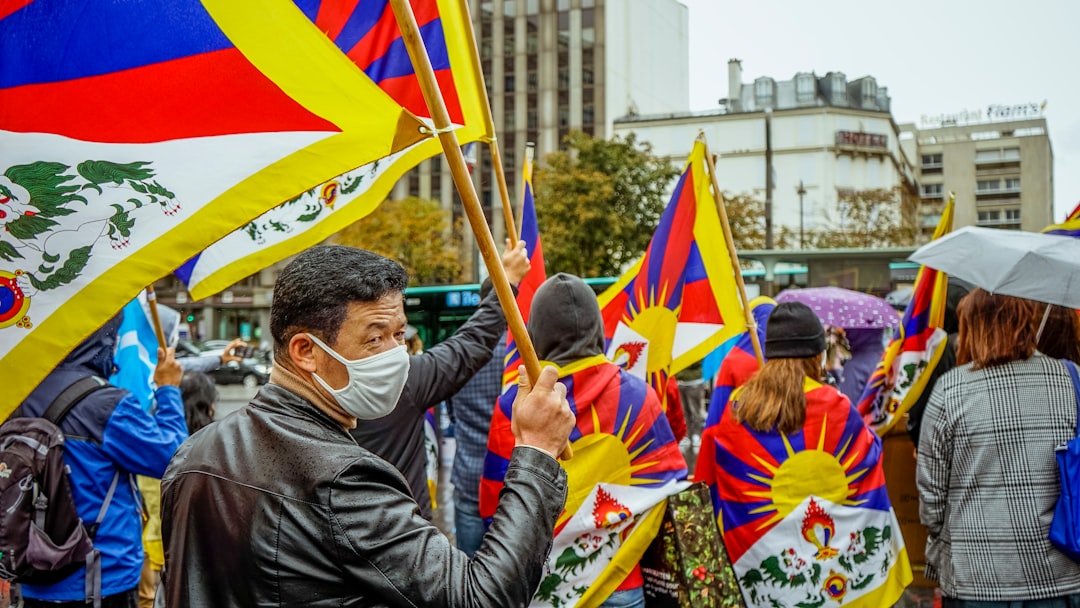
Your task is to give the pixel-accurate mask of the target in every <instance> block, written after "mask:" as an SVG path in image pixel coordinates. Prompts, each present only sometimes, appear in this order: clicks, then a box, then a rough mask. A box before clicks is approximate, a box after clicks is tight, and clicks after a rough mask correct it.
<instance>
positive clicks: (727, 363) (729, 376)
mask: <svg viewBox="0 0 1080 608" xmlns="http://www.w3.org/2000/svg"><path fill="white" fill-rule="evenodd" d="M775 308H776V301H775V300H773V299H772V298H770V297H768V296H760V297H757V298H754V299H753V300H751V301H750V310H751V312H752V313H753V315H754V323H755V324H756V325H757V333H758V342H759V344H761V347H762V348H763V349H764V348H765V327H766V326H767V325H768V324H769V315H771V314H772V311H773V310H774V309H775ZM759 367H760V366H759V365H758V361H757V356H756V355H755V354H754V343H753V339H752V338H751V337H750V330H747V331H744V332H743V333H742V334H741V335H739V337H738V341H737V342H736V343H735V347H734V348H732V349H731V351H729V352H728V354H727V356H726V357H724V360H723V362H722V363H720V371H719V372H717V374H716V382H715V383H714V384H713V393H712V398H711V399H710V400H709V412H708V414H707V415H706V417H705V428H709V427H710V426H713V425H715V424H716V423H717V422H720V416H721V414H723V413H724V409H726V408H727V404H728V400H729V399H730V398H731V393H732V391H734V390H735V389H737V388H739V387H740V386H742V385H743V384H745V383H746V381H747V380H749V379H750V378H751V377H752V376H753V375H754V374H756V373H757V371H758V369H759ZM699 462H700V461H699Z"/></svg>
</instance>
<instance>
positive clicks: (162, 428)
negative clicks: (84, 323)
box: [15, 315, 187, 601]
mask: <svg viewBox="0 0 1080 608" xmlns="http://www.w3.org/2000/svg"><path fill="white" fill-rule="evenodd" d="M120 321H121V317H120V316H119V315H117V316H116V317H114V318H113V319H111V320H110V321H109V322H108V323H106V324H105V325H104V326H103V327H102V328H101V329H99V330H97V331H96V332H94V333H93V334H91V335H90V337H89V338H87V339H86V340H84V341H83V342H82V344H80V345H79V346H77V347H75V350H73V351H72V352H71V354H69V355H68V356H67V358H65V359H64V361H63V362H62V363H60V365H58V366H56V369H54V370H53V371H52V372H51V373H50V374H49V375H48V376H47V377H46V378H45V380H43V381H42V382H41V384H39V385H38V387H37V388H35V389H34V391H33V392H32V393H30V396H29V397H27V398H26V401H24V402H23V403H22V405H21V407H20V409H19V410H17V411H16V413H15V415H17V416H41V415H42V414H43V413H44V412H45V410H46V409H47V408H48V407H49V405H50V404H51V403H52V402H53V399H55V398H56V397H57V396H58V395H59V394H60V392H61V391H63V390H64V389H66V388H67V387H68V386H71V385H72V384H74V383H75V382H76V381H77V380H78V379H80V378H83V377H85V376H100V377H102V378H108V377H109V376H110V375H111V374H112V370H113V352H114V350H115V345H116V340H117V330H118V329H119V327H120ZM155 395H156V397H157V403H158V410H157V414H156V415H151V414H149V413H147V412H144V411H143V409H142V408H141V407H140V406H139V401H138V399H136V398H135V396H134V395H132V394H131V393H129V392H128V391H126V390H123V389H120V388H116V387H108V388H104V389H102V390H99V391H97V392H94V393H92V394H91V395H90V396H88V397H87V398H85V399H83V400H82V401H81V402H79V403H78V404H77V405H76V406H75V407H74V408H72V409H71V411H70V412H69V413H68V415H67V416H66V417H65V418H64V419H63V421H62V422H61V424H60V429H61V430H62V431H63V432H64V435H65V437H66V439H65V443H64V445H65V451H64V462H65V463H66V464H67V465H68V467H70V469H71V489H72V493H73V494H74V496H75V507H76V509H77V510H78V512H79V517H81V518H82V520H83V523H85V524H86V525H91V524H93V523H94V522H95V521H96V520H97V517H98V511H99V510H100V509H101V505H102V503H103V502H104V500H105V495H106V493H108V491H109V485H110V484H111V483H112V479H113V475H114V473H115V472H116V471H119V472H120V478H119V482H118V484H117V487H116V491H115V492H114V494H113V498H112V502H111V503H110V505H109V509H108V511H107V512H106V513H105V518H104V520H103V521H102V522H101V526H99V528H98V531H97V535H96V536H95V538H94V547H96V548H97V549H98V550H99V551H100V552H101V594H102V596H104V597H108V596H110V595H115V594H118V593H123V592H126V591H130V590H132V589H135V588H136V587H137V586H138V584H139V573H140V571H141V569H142V564H143V548H142V524H143V520H142V512H141V506H140V501H139V499H138V496H137V493H136V492H137V490H136V488H135V487H134V485H133V484H134V480H133V478H132V476H131V475H133V474H135V475H146V476H148V477H155V478H161V476H162V475H163V474H164V473H165V467H166V466H167V465H168V464H169V460H170V459H171V458H172V456H173V453H174V452H175V451H176V449H177V448H178V447H180V444H181V443H182V442H183V441H184V440H185V439H186V438H187V424H186V422H185V421H184V405H183V401H182V400H181V398H180V389H178V388H177V387H175V386H163V387H160V388H158V389H157V391H156V393H155ZM85 570H86V569H85V568H82V569H80V570H79V571H77V572H75V573H74V574H72V575H71V576H69V577H67V578H66V579H64V580H63V581H60V582H59V583H56V584H54V585H48V586H41V585H23V587H22V592H23V595H25V596H26V597H29V598H33V599H37V600H44V601H78V600H84V599H86V587H85V584H86V583H85V576H86V574H85Z"/></svg>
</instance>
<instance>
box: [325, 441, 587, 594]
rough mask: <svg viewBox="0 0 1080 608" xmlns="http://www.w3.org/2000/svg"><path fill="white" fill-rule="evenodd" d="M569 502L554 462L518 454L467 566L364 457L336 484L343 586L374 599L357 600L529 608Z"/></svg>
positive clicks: (391, 477) (389, 475)
mask: <svg viewBox="0 0 1080 608" xmlns="http://www.w3.org/2000/svg"><path fill="white" fill-rule="evenodd" d="M565 500H566V473H565V472H564V471H563V469H562V467H560V466H559V463H558V462H557V461H556V460H555V459H554V458H551V457H550V456H549V455H547V454H544V453H543V452H540V451H538V450H533V449H531V448H524V447H522V448H517V449H515V450H514V454H513V457H512V458H511V462H510V467H509V470H508V472H507V475H506V488H505V489H504V490H503V493H502V495H501V496H500V500H499V509H498V511H497V512H496V514H495V518H494V521H493V523H492V525H491V528H490V530H489V531H488V533H487V535H486V536H485V537H484V542H483V544H482V545H481V547H480V549H479V550H478V551H477V552H476V555H475V556H474V558H473V559H469V557H468V556H467V555H466V554H465V553H463V552H461V551H459V550H457V549H456V548H455V547H453V546H452V545H451V543H450V541H449V539H448V538H447V537H446V536H445V535H444V534H443V533H442V532H440V531H439V529H438V528H436V527H435V526H433V525H432V524H431V523H429V522H428V521H426V520H424V519H423V518H422V517H421V516H420V515H419V512H418V511H417V508H416V503H415V502H414V501H413V500H412V498H411V497H410V494H409V489H408V487H407V486H406V485H405V481H404V479H402V478H401V476H400V475H398V474H397V472H396V471H394V470H393V469H392V468H391V467H390V466H389V465H386V464H385V463H384V462H383V461H381V460H378V459H376V458H374V457H372V456H367V457H364V458H360V459H357V460H356V461H354V462H353V463H352V464H351V465H350V466H349V467H347V468H346V469H345V470H343V471H342V472H341V474H340V475H338V477H337V479H336V480H335V482H334V485H333V488H332V490H331V495H330V510H331V519H332V522H331V524H332V526H333V533H334V543H335V545H336V549H337V551H338V554H339V563H340V564H341V567H342V569H343V570H344V571H345V575H346V578H347V579H352V581H351V583H354V584H355V586H354V587H353V588H355V589H363V590H370V591H371V594H372V595H371V597H369V598H359V599H360V600H361V601H363V600H365V599H367V600H370V603H386V604H390V605H401V606H455V607H473V606H475V607H477V608H479V607H490V606H507V607H510V606H526V605H528V604H529V601H530V599H531V598H532V595H533V593H534V592H535V591H536V588H537V586H538V585H539V583H540V577H541V575H542V573H543V567H544V562H545V561H546V559H547V556H548V552H549V550H550V548H551V540H552V535H553V531H554V526H555V520H556V518H557V517H558V516H559V514H560V512H561V511H562V509H563V504H564V502H565ZM346 585H350V581H349V580H346ZM364 594H365V595H366V592H365V593H364Z"/></svg>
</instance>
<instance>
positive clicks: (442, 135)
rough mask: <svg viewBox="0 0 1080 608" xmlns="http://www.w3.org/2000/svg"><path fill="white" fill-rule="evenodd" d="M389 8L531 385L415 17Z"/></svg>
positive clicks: (527, 344) (532, 355)
mask: <svg viewBox="0 0 1080 608" xmlns="http://www.w3.org/2000/svg"><path fill="white" fill-rule="evenodd" d="M390 7H391V9H393V11H394V17H395V18H396V19H397V23H398V27H399V28H400V29H401V39H402V40H404V41H405V48H406V49H407V50H408V52H409V58H410V59H411V60H412V64H413V69H414V70H415V71H416V76H417V79H418V80H419V82H420V89H421V91H422V92H423V94H424V101H425V103H427V107H428V110H429V111H430V112H431V118H432V120H433V121H434V123H435V131H436V133H438V135H439V142H440V143H442V147H443V154H445V155H446V160H447V161H448V162H449V164H450V173H451V174H452V175H453V176H454V185H455V186H457V190H458V194H459V195H460V196H461V202H462V206H463V207H464V208H465V214H466V215H467V216H468V217H469V225H470V226H471V227H472V231H473V234H474V235H475V236H476V244H477V246H478V247H479V248H480V255H481V257H483V258H484V264H485V265H486V266H487V269H488V275H489V276H490V277H491V283H492V286H493V287H494V288H495V293H496V294H497V295H498V296H499V304H500V305H502V309H503V314H504V315H505V316H506V324H507V326H508V327H509V329H510V333H511V334H512V335H513V336H514V341H515V342H516V343H517V348H518V352H520V353H521V362H522V363H523V364H524V365H525V369H526V371H528V373H529V378H530V379H531V380H532V381H533V382H535V381H536V379H537V378H539V377H540V360H539V358H537V356H536V349H535V348H534V347H533V343H532V340H530V339H529V332H528V331H526V329H525V321H524V319H523V318H522V317H521V311H520V310H518V307H517V301H516V300H515V299H514V291H513V289H511V288H510V282H509V281H508V280H507V278H506V271H505V270H503V267H502V261H501V260H500V259H499V253H498V250H497V249H496V248H495V239H494V238H493V237H492V236H491V230H490V229H489V228H488V225H487V220H486V219H485V218H484V211H483V209H481V208H480V199H479V198H478V197H477V196H476V189H475V188H474V187H473V183H472V180H471V179H469V177H470V176H469V169H468V167H466V165H465V156H464V154H462V152H461V147H460V146H459V145H458V140H457V136H456V135H455V134H454V131H453V127H452V126H451V123H450V114H449V113H448V112H447V111H446V102H445V101H443V97H442V92H441V91H440V90H439V83H438V81H437V80H436V79H435V70H434V69H432V67H431V59H430V58H429V57H428V54H427V49H426V48H425V47H424V40H423V39H422V38H421V37H420V28H419V27H418V26H417V25H416V17H415V16H414V15H413V12H412V7H411V6H409V1H408V0H390ZM572 455H573V453H572V452H571V450H570V444H569V443H567V445H566V447H565V448H564V449H563V452H562V454H561V458H563V459H568V458H570V457H571V456H572Z"/></svg>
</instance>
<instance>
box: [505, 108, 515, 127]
mask: <svg viewBox="0 0 1080 608" xmlns="http://www.w3.org/2000/svg"><path fill="white" fill-rule="evenodd" d="M516 128H517V127H515V126H514V111H513V110H507V111H506V112H503V129H505V130H507V131H513V130H514V129H516Z"/></svg>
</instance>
